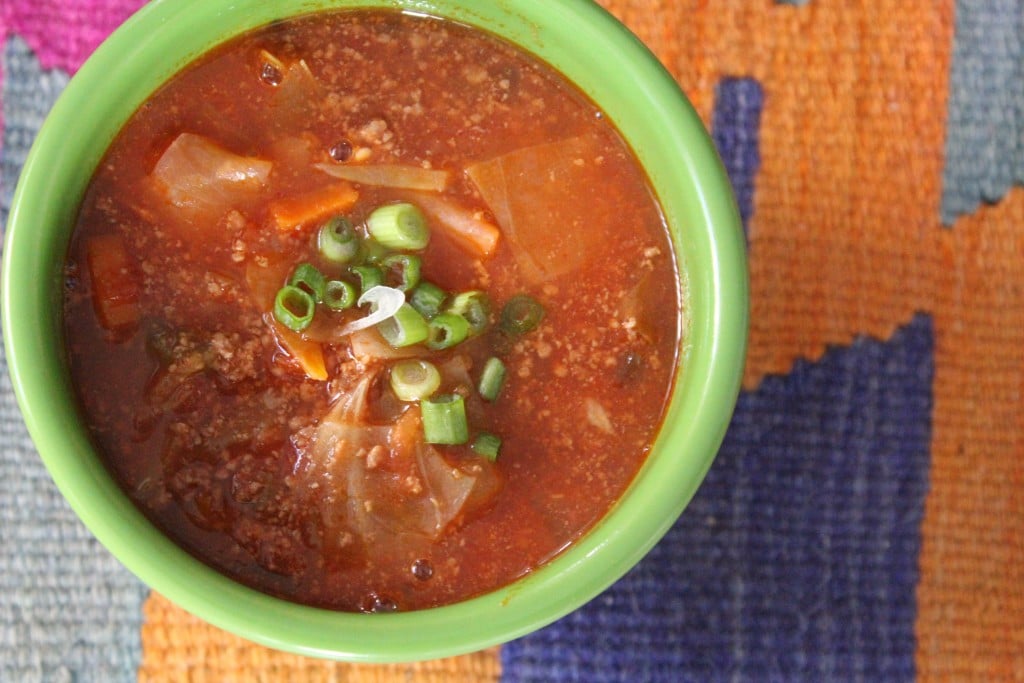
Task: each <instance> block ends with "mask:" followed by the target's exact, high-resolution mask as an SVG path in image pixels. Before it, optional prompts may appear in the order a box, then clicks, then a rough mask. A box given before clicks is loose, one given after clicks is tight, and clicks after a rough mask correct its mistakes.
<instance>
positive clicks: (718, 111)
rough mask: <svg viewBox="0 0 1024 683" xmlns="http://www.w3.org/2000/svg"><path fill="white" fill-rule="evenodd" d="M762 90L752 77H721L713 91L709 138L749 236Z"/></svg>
mask: <svg viewBox="0 0 1024 683" xmlns="http://www.w3.org/2000/svg"><path fill="white" fill-rule="evenodd" d="M763 107H764V89H763V88H762V87H761V84H760V83H758V82H757V81H756V80H755V79H753V78H725V79H722V81H721V82H719V84H718V87H717V88H716V90H715V109H714V112H713V113H712V116H711V138H712V140H714V143H715V147H717V148H718V153H719V155H720V156H721V157H722V163H723V164H725V170H726V171H727V172H728V174H729V180H731V181H732V186H733V191H734V192H735V194H736V202H737V204H739V211H740V218H741V219H742V220H743V230H744V231H745V232H746V233H747V234H748V235H749V234H750V229H749V221H750V217H751V216H752V215H753V214H754V182H755V180H756V178H757V171H758V169H759V168H760V167H761V152H760V143H759V140H760V134H761V110H762V108H763Z"/></svg>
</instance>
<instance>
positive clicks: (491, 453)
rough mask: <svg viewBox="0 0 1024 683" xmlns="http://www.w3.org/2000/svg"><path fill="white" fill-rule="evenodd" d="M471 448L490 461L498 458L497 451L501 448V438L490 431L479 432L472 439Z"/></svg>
mask: <svg viewBox="0 0 1024 683" xmlns="http://www.w3.org/2000/svg"><path fill="white" fill-rule="evenodd" d="M471 448H472V449H473V450H474V451H475V452H476V453H477V454H478V455H482V456H483V457H485V458H487V459H488V460H490V461H491V462H494V461H496V460H497V459H498V451H500V450H501V438H500V437H498V436H495V435H494V434H491V433H490V432H480V433H479V434H477V437H476V439H474V440H473V445H472V446H471Z"/></svg>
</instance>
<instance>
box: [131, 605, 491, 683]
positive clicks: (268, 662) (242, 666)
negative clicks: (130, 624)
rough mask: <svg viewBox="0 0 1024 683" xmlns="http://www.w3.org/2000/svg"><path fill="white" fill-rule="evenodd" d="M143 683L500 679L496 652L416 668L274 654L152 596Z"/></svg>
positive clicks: (467, 682) (469, 682)
mask: <svg viewBox="0 0 1024 683" xmlns="http://www.w3.org/2000/svg"><path fill="white" fill-rule="evenodd" d="M143 609H144V617H145V622H144V624H143V628H142V648H143V661H142V666H141V667H140V668H139V681H140V682H143V683H214V682H217V683H221V682H228V681H230V682H234V681H239V682H241V681H262V682H267V683H269V682H271V681H294V682H296V683H297V682H299V681H302V682H303V683H387V682H389V681H402V682H404V683H449V682H451V683H463V682H464V683H486V682H488V681H497V680H498V679H499V678H500V676H501V670H500V660H499V658H498V652H497V649H496V648H495V649H490V650H485V651H483V652H479V653H476V654H472V655H466V656H463V657H453V658H449V659H438V660H434V661H429V662H421V663H416V664H347V663H338V662H326V661H322V660H319V659H311V658H309V657H301V656H299V655H292V654H286V653H284V652H278V651H276V650H271V649H269V648H265V647H262V646H259V645H256V644H254V643H250V642H249V641H246V640H243V639H242V638H239V637H237V636H233V635H231V634H229V633H227V632H226V631H222V630H221V629H219V628H216V627H214V626H211V625H209V624H207V623H206V622H204V621H201V620H199V619H197V618H196V617H193V616H191V615H190V614H188V613H187V612H185V611H183V610H181V609H180V608H178V607H176V606H174V605H173V604H171V603H170V602H168V601H167V600H166V599H165V598H163V597H161V596H160V595H158V594H156V593H152V594H151V595H150V597H149V599H148V600H147V601H146V604H145V606H144V608H143Z"/></svg>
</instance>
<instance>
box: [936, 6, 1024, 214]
mask: <svg viewBox="0 0 1024 683" xmlns="http://www.w3.org/2000/svg"><path fill="white" fill-rule="evenodd" d="M950 71H951V73H950V84H949V105H948V106H949V111H948V119H947V124H946V164H945V168H944V171H943V177H942V186H943V187H942V206H941V209H940V210H941V216H942V222H943V223H944V224H945V225H952V224H953V222H954V221H955V220H956V218H957V217H958V216H961V215H964V214H969V213H972V212H973V211H974V210H975V209H976V208H977V207H978V206H979V205H980V204H981V203H982V202H997V201H999V200H1000V199H1001V198H1002V197H1003V196H1004V195H1005V194H1006V192H1007V191H1008V190H1009V189H1010V187H1011V186H1013V185H1014V184H1015V183H1021V182H1024V9H1022V6H1021V4H1020V3H1019V2H1018V1H1017V0H984V1H983V2H978V1H977V0H958V1H957V3H956V24H955V28H954V36H953V60H952V66H951V69H950Z"/></svg>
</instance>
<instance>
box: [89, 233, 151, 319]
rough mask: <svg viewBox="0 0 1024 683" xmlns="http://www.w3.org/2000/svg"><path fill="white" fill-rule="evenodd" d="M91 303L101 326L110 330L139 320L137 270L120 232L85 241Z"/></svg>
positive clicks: (139, 290) (139, 283)
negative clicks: (90, 283)
mask: <svg viewBox="0 0 1024 683" xmlns="http://www.w3.org/2000/svg"><path fill="white" fill-rule="evenodd" d="M85 249H86V260H87V262H88V266H89V279H90V280H91V282H92V303H93V308H94V310H95V311H96V316H97V317H98V318H99V321H100V325H102V326H103V328H104V329H106V330H110V331H124V330H126V329H128V328H131V327H134V326H135V325H136V324H138V322H139V315H140V311H139V295H140V294H141V291H142V283H141V282H140V278H139V274H138V271H136V270H135V267H134V264H133V263H132V261H131V259H130V257H129V256H128V250H127V248H126V247H125V244H124V240H123V239H121V236H120V235H99V236H97V237H93V238H91V239H90V240H89V242H88V243H87V244H86V247H85Z"/></svg>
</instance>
